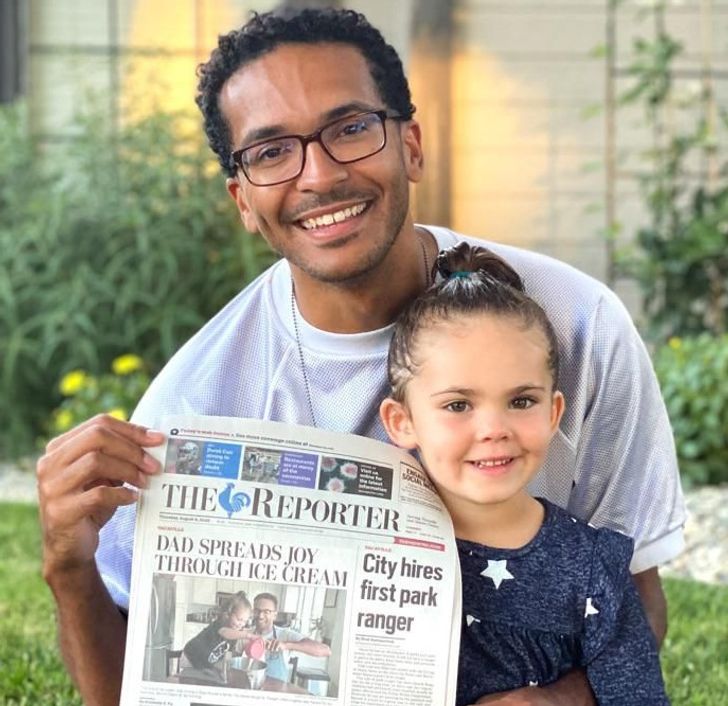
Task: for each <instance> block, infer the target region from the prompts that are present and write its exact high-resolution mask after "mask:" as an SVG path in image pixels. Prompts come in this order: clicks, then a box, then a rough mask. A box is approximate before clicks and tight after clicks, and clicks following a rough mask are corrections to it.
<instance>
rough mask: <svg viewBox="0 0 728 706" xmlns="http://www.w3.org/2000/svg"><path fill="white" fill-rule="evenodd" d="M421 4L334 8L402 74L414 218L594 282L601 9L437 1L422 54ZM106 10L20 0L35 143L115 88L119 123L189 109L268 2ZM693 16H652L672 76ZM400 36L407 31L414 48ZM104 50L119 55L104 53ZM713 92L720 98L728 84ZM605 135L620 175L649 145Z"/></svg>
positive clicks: (381, 0)
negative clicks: (201, 72)
mask: <svg viewBox="0 0 728 706" xmlns="http://www.w3.org/2000/svg"><path fill="white" fill-rule="evenodd" d="M432 1H433V0H398V1H397V2H396V3H395V2H393V1H392V0H354V1H352V2H351V3H350V5H351V7H353V8H355V9H358V10H361V11H363V12H365V13H366V14H367V15H368V16H369V18H370V20H371V21H372V22H373V23H374V24H375V25H377V26H379V27H380V28H381V29H382V31H383V33H384V34H385V36H386V37H387V39H388V40H389V41H390V42H392V43H393V44H394V45H395V47H396V48H397V49H398V51H400V53H401V55H402V57H403V59H404V60H405V62H406V63H408V64H409V66H408V72H409V74H410V76H411V79H412V87H413V93H414V102H415V103H416V104H418V105H419V107H420V111H419V112H418V115H417V117H418V119H419V120H420V121H421V123H422V126H423V134H424V136H425V148H426V154H427V156H428V166H427V169H428V176H427V179H426V182H425V183H424V184H423V185H422V186H421V187H420V188H419V193H420V196H421V198H420V199H419V201H417V202H416V211H417V213H416V215H417V216H418V217H420V218H421V219H423V220H426V219H427V217H428V215H429V216H431V217H433V218H436V219H438V220H449V221H450V223H449V224H450V225H452V226H454V227H455V228H457V229H459V230H462V231H464V232H467V233H471V234H474V235H479V236H484V237H487V238H491V239H495V240H498V241H502V242H507V243H513V244H516V245H522V246H524V247H529V248H534V249H537V250H539V251H541V252H544V253H547V254H552V255H554V256H556V257H558V258H560V259H563V260H566V261H568V262H571V263H573V264H575V265H576V266H578V267H580V268H582V269H584V270H586V271H587V272H589V273H591V274H592V275H594V276H596V277H598V278H602V279H603V278H604V277H605V275H606V267H607V256H606V248H605V245H604V242H603V240H602V237H601V235H600V233H601V232H602V229H603V227H604V225H605V216H604V210H603V203H604V186H605V177H604V169H603V165H604V141H605V140H604V118H603V117H597V118H593V119H591V120H586V119H584V118H583V117H582V114H583V112H584V109H585V108H587V107H588V106H590V105H593V104H595V103H599V102H601V101H602V100H603V97H604V88H605V78H604V77H605V69H604V60H603V58H601V57H597V56H594V55H593V54H592V53H591V50H592V49H593V48H594V47H595V46H597V45H598V44H600V43H602V42H603V41H604V36H605V21H606V0H558V1H557V0H498V1H496V0H450V4H451V6H452V8H453V11H452V35H451V41H450V44H449V47H447V48H446V50H443V49H442V47H439V48H438V49H437V50H434V48H433V51H429V50H428V43H427V42H428V30H427V27H424V29H423V27H422V23H421V22H420V23H419V25H418V22H417V20H418V18H420V19H421V18H422V17H423V16H424V14H423V13H424V12H425V9H427V8H426V5H425V3H427V4H428V5H429V6H430V10H431V7H432ZM117 4H118V7H119V17H118V20H117V23H116V25H115V24H114V23H113V22H111V21H110V18H109V17H108V15H107V8H108V6H109V3H108V2H106V1H105V0H35V1H34V2H33V3H32V5H31V18H30V20H31V21H30V40H31V45H32V56H31V61H30V69H29V79H30V80H29V88H30V105H31V114H32V116H33V127H34V129H35V130H36V132H39V133H41V134H45V135H48V136H49V137H51V138H53V137H58V136H63V135H66V134H68V132H69V127H68V125H69V124H70V118H71V117H72V115H73V112H74V110H76V109H77V108H78V106H79V105H80V103H81V102H82V99H83V96H84V95H85V94H86V93H87V92H88V91H94V90H97V91H98V90H100V91H104V90H107V89H109V88H110V87H113V86H114V85H115V84H116V85H118V88H119V95H120V96H121V99H120V103H121V104H122V105H121V106H120V108H121V111H122V114H123V113H124V111H127V113H129V112H133V110H134V109H139V108H144V106H146V105H149V104H151V103H152V102H155V101H156V102H157V103H159V104H160V105H163V106H164V107H167V108H174V109H176V108H181V109H185V108H191V107H192V106H193V103H192V100H193V95H194V85H195V75H194V69H195V66H196V64H197V63H198V62H199V61H200V60H203V59H204V58H205V57H206V56H207V54H208V52H209V50H210V48H211V47H212V46H213V45H214V42H215V40H216V36H217V34H218V33H219V32H223V31H227V30H228V29H229V28H231V27H233V26H235V25H238V24H240V23H241V22H242V21H244V18H245V17H246V16H247V13H248V11H249V10H250V9H252V8H255V9H257V10H261V11H263V10H266V9H270V8H271V7H273V6H274V4H275V3H274V2H273V0H257V1H255V2H243V1H241V0H117ZM636 5H637V2H636V0H635V1H634V2H625V3H624V4H623V6H622V9H621V10H620V12H619V22H618V37H619V47H620V50H621V51H620V59H621V60H622V61H623V60H624V59H625V57H626V55H627V50H628V49H629V46H630V43H631V39H632V37H634V36H636V35H637V34H645V33H647V32H649V30H650V25H649V21H648V20H645V21H643V22H642V24H640V22H638V21H637V20H636V11H635V7H636ZM700 5H701V0H692V1H690V0H684V2H682V3H681V4H679V5H676V6H674V7H671V9H670V11H669V14H668V27H669V29H670V31H671V32H673V33H674V34H675V35H676V36H677V37H678V38H680V39H682V40H683V41H684V42H685V43H686V46H687V48H688V53H687V56H686V59H685V60H684V62H683V65H684V66H687V67H699V66H700V61H701V54H700V48H701V46H702V45H704V44H705V41H704V40H701V25H700V13H699V10H700ZM712 7H713V13H714V15H713V22H712V24H711V26H710V33H711V37H712V43H713V49H714V59H715V62H716V68H718V69H723V70H725V69H726V68H728V66H727V64H728V54H727V52H726V49H727V47H726V44H727V43H728V40H727V38H728V0H713V2H712ZM418 13H419V14H418ZM114 26H116V35H115V38H114V31H113V29H114ZM413 28H416V31H417V32H419V33H420V35H419V37H420V39H419V41H418V43H416V44H415V45H413V42H412V32H413ZM436 29H437V28H433V31H436ZM422 32H424V34H422ZM112 40H113V41H117V42H118V44H119V46H120V48H121V52H119V53H117V54H113V53H112V54H109V52H108V46H109V44H110V43H112ZM448 52H449V54H448ZM693 83H694V82H693ZM688 84H689V82H686V90H691V88H690V85H688ZM624 86H625V83H624V82H621V83H620V84H619V87H620V88H623V87H624ZM718 91H719V95H720V96H721V97H722V98H723V99H724V100H725V98H728V96H727V95H726V93H728V81H723V82H722V84H719V85H718ZM107 107H108V110H109V111H110V112H113V111H115V110H116V109H117V107H119V106H117V105H115V104H114V103H113V101H109V102H108V106H107ZM618 139H619V146H620V150H621V151H622V153H623V154H624V160H623V163H622V165H623V168H624V170H626V171H628V170H629V169H632V168H634V167H635V166H637V165H638V160H637V159H636V157H637V156H638V155H639V154H640V152H641V151H642V150H644V149H645V148H646V146H647V145H649V141H650V135H649V133H648V132H647V131H646V130H645V129H644V127H643V121H642V119H641V116H640V114H639V112H638V111H636V110H635V109H631V110H629V111H624V112H623V113H620V114H619V119H618ZM448 156H449V158H450V161H449V166H448V165H447V162H446V158H447V157H448ZM443 167H445V168H443ZM443 198H444V199H445V200H446V203H444V204H443V203H442V200H443ZM438 200H439V201H440V203H439V204H438ZM433 214H434V215H433ZM617 217H618V219H619V220H620V221H622V222H623V224H624V227H625V232H627V233H629V232H634V230H635V228H636V227H637V226H638V224H639V223H640V222H642V221H643V220H644V213H643V209H642V206H641V200H640V197H639V195H638V190H637V187H636V184H635V182H634V180H633V179H630V178H621V179H620V180H619V181H618V183H617ZM618 291H619V292H620V294H622V295H623V298H625V300H626V301H627V303H628V304H629V305H630V307H631V308H632V309H633V310H636V299H635V296H634V291H632V290H630V287H629V286H628V285H626V284H625V283H620V284H619V287H618Z"/></svg>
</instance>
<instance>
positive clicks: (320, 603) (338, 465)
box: [121, 417, 460, 706]
mask: <svg viewBox="0 0 728 706" xmlns="http://www.w3.org/2000/svg"><path fill="white" fill-rule="evenodd" d="M163 431H165V432H166V434H167V438H168V441H167V443H166V445H165V446H164V447H160V448H158V449H150V450H149V451H150V453H152V454H153V455H155V456H156V457H157V458H158V459H159V460H160V461H161V462H162V463H163V465H164V472H163V473H162V474H160V475H158V476H156V477H155V478H154V479H153V480H152V483H151V485H150V487H149V488H148V489H147V490H145V491H143V492H142V495H141V499H140V501H139V508H138V512H137V524H136V530H135V536H134V560H133V566H132V580H131V605H130V614H129V628H128V633H127V649H126V661H125V665H124V681H123V688H122V697H121V705H122V706H132V705H134V706H137V705H141V704H145V705H148V704H149V705H150V704H159V705H160V706H161V705H162V704H164V705H165V706H177V705H181V704H184V705H185V706H225V705H228V704H236V705H238V704H241V705H245V704H270V703H273V704H278V703H281V704H283V703H291V704H301V705H303V704H331V705H332V706H333V705H334V704H342V705H346V706H371V705H372V704H377V706H389V705H390V704H391V705H392V706H394V705H395V704H396V705H397V706H400V705H401V704H408V706H448V705H450V704H454V703H455V681H456V674H457V658H458V642H459V636H460V579H459V570H458V559H457V551H456V548H455V538H454V535H453V529H452V524H451V522H450V518H449V516H448V513H447V511H446V510H445V508H444V506H443V505H442V502H441V501H440V499H439V497H438V496H437V493H436V492H435V490H434V488H433V487H432V485H431V483H430V481H429V479H428V478H427V476H426V475H425V473H424V471H423V470H422V468H421V467H420V466H419V465H418V463H417V461H416V460H415V459H413V458H412V457H411V456H410V455H409V454H407V453H406V452H404V451H402V450H400V449H397V448H396V447H393V446H390V445H387V444H383V443H381V442H378V441H374V440H372V439H366V438H363V437H359V436H353V435H347V434H337V433H332V432H325V431H322V430H319V429H312V428H309V427H300V426H293V425H286V424H281V423H277V422H262V421H257V420H247V419H229V418H223V417H169V418H167V419H166V420H165V423H164V428H163ZM241 592H244V597H243V598H242V601H241V600H240V596H241ZM246 598H247V601H246ZM251 606H253V607H254V610H251ZM233 612H235V616H236V617H235V619H236V620H242V621H243V622H244V623H245V624H244V626H243V627H241V625H242V624H243V623H239V624H237V625H235V629H240V630H243V631H244V632H245V633H246V635H247V636H248V637H249V638H250V639H247V640H243V639H240V640H233V639H227V638H228V634H225V635H221V633H220V630H221V629H222V628H225V627H228V626H230V625H233V623H232V622H231V621H232V618H231V615H232V613H233ZM230 629H233V628H230ZM223 633H225V630H223ZM191 641H193V642H192V644H190V643H191ZM201 644H203V645H204V649H203V653H204V654H205V660H206V661H205V662H204V663H199V662H197V661H196V659H197V655H198V654H199V653H200V649H199V648H200V645H201ZM192 645H194V646H195V649H192ZM185 648H186V649H185Z"/></svg>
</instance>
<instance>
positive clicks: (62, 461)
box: [37, 415, 164, 583]
mask: <svg viewBox="0 0 728 706" xmlns="http://www.w3.org/2000/svg"><path fill="white" fill-rule="evenodd" d="M163 441H164V436H163V435H162V434H160V433H159V432H152V431H148V430H146V429H144V428H143V427H140V426H137V425H134V424H129V423H127V422H122V421H120V420H118V419H114V418H113V417H110V416H108V415H99V416H97V417H94V418H93V419H89V420H88V421H86V422H84V423H83V424H81V425H79V426H77V427H75V428H74V429H71V430H70V431H68V432H66V433H65V434H62V435H61V436H58V437H56V438H55V439H53V440H52V441H50V442H49V443H48V446H47V447H46V452H45V455H44V456H42V457H41V459H40V460H39V461H38V466H37V479H38V497H39V502H40V521H41V527H42V531H43V573H44V576H45V577H46V580H47V581H49V583H50V582H52V581H53V577H54V576H56V575H58V574H59V573H64V572H66V571H73V570H75V569H79V568H81V567H83V566H88V565H89V564H90V563H91V562H93V560H94V554H95V552H96V548H97V546H98V541H99V539H98V535H99V530H100V529H101V527H103V525H104V524H106V522H107V521H108V520H109V518H110V517H111V516H112V515H113V514H114V511H115V510H116V509H117V508H118V507H119V506H121V505H129V504H131V503H133V502H134V501H135V500H136V498H137V493H136V492H135V491H134V490H132V489H131V488H127V487H125V486H124V485H123V484H124V483H129V484H131V485H134V486H136V487H138V488H145V487H146V486H147V483H148V480H147V479H148V476H149V475H150V474H152V473H156V472H157V471H158V470H159V463H158V462H157V461H155V460H154V459H153V458H152V457H151V456H149V455H148V454H147V453H145V452H144V450H143V449H142V446H157V445H159V444H161V443H162V442H163Z"/></svg>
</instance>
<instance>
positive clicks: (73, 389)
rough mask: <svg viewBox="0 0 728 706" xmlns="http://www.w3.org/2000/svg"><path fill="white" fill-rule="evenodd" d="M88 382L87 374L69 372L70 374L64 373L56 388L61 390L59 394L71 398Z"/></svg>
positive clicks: (75, 371) (80, 371)
mask: <svg viewBox="0 0 728 706" xmlns="http://www.w3.org/2000/svg"><path fill="white" fill-rule="evenodd" d="M87 382H88V374H87V373H86V371H85V370H71V372H70V373H66V374H65V375H64V376H63V377H62V378H61V383H60V385H59V386H58V387H59V388H60V390H61V394H63V395H65V396H66V397H72V396H73V395H75V394H76V393H77V392H78V391H79V390H82V389H83V388H84V386H85V385H86V383H87Z"/></svg>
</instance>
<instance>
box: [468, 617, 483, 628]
mask: <svg viewBox="0 0 728 706" xmlns="http://www.w3.org/2000/svg"><path fill="white" fill-rule="evenodd" d="M465 622H466V623H467V625H468V627H470V626H471V625H472V624H473V623H479V622H480V620H479V619H478V618H476V617H475V616H474V615H466V616H465Z"/></svg>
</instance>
